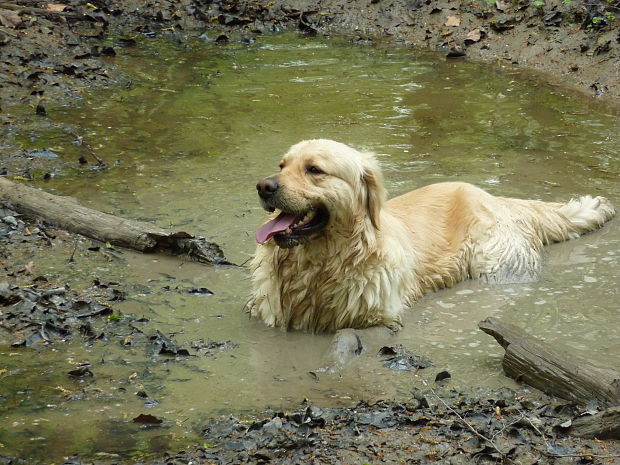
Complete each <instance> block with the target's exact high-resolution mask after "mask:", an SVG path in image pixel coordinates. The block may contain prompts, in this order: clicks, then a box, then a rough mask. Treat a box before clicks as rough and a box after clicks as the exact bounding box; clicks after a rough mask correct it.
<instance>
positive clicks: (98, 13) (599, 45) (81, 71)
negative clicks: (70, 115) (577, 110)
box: [0, 0, 620, 123]
mask: <svg viewBox="0 0 620 465" xmlns="http://www.w3.org/2000/svg"><path fill="white" fill-rule="evenodd" d="M619 16H620V3H618V2H614V1H611V2H605V1H593V2H592V1H591V2H584V1H580V0H575V1H570V2H565V1H559V0H558V1H547V2H542V1H541V2H536V1H528V0H520V1H518V2H505V1H503V0H498V1H497V2H488V1H480V2H474V1H472V2H458V1H450V0H442V1H430V0H400V1H389V0H370V1H361V2H353V1H350V0H315V1H313V2H306V1H297V0H289V1H282V0H277V1H272V2H257V1H253V0H245V1H241V2H237V1H235V2H232V1H208V0H205V1H201V0H182V1H166V0H164V1H158V2H155V1H153V2H142V1H127V2H120V1H111V0H99V1H95V2H90V3H87V4H84V2H78V1H67V2H62V3H58V4H48V3H47V2H44V1H36V0H27V1H26V0H24V1H22V2H19V1H18V2H14V3H9V2H0V23H1V24H0V57H1V60H0V78H1V79H0V95H1V96H2V107H3V109H2V111H3V112H2V113H1V114H2V118H3V120H4V122H5V123H6V122H7V121H10V113H8V114H7V108H8V107H9V106H11V105H12V104H20V105H26V106H28V107H29V111H32V112H34V113H36V114H38V115H41V116H44V115H45V114H46V105H47V103H48V102H50V101H52V100H55V99H61V101H62V99H70V98H73V97H75V96H76V95H77V94H79V91H80V89H82V88H83V87H85V86H89V87H92V86H99V85H109V84H110V83H112V82H116V81H118V80H119V79H120V78H121V77H120V76H118V75H117V74H116V73H115V71H114V56H115V55H116V53H117V50H118V49H119V48H122V47H128V46H133V45H134V44H135V43H136V37H138V36H147V37H153V36H157V35H162V34H167V35H170V36H173V37H174V38H175V39H176V40H179V41H183V40H185V39H186V38H187V37H188V36H191V35H200V34H201V33H203V32H204V34H203V35H202V37H203V38H204V40H207V41H210V40H214V41H227V40H245V41H251V40H253V38H254V37H256V36H257V35H260V34H262V33H266V32H271V31H279V30H282V29H285V28H288V29H299V30H300V31H302V32H304V33H307V34H324V33H330V32H338V33H349V34H351V35H352V37H354V38H355V39H357V40H373V39H376V40H385V39H386V38H387V39H388V40H393V41H399V42H405V43H407V44H410V45H413V46H417V47H426V48H431V49H443V50H445V51H446V54H447V56H450V57H455V58H458V57H466V58H470V59H474V60H480V61H485V62H493V63H497V64H498V65H509V66H512V65H518V66H520V67H523V68H526V69H531V70H535V71H539V72H542V73H544V76H545V78H546V79H548V80H550V81H551V82H554V83H557V84H560V85H564V86H568V87H572V88H575V89H578V90H580V91H582V92H584V93H586V94H590V95H592V96H595V97H597V98H599V99H602V100H605V101H606V102H608V103H610V104H613V105H617V104H618V102H619V99H620V74H619V73H620V27H619V25H620V20H619Z"/></svg>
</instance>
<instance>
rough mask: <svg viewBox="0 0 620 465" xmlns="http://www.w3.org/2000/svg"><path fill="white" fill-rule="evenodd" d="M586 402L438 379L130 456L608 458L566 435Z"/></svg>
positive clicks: (221, 428) (615, 455)
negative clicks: (381, 398) (397, 396)
mask: <svg viewBox="0 0 620 465" xmlns="http://www.w3.org/2000/svg"><path fill="white" fill-rule="evenodd" d="M596 411H597V406H596V405H590V406H588V408H577V407H575V406H574V405H568V404H563V403H557V402H555V401H553V400H552V399H550V398H547V397H545V396H542V395H537V394H533V393H531V392H526V391H522V392H513V391H511V390H503V391H495V392H485V391H483V390H480V391H476V392H470V393H460V392H456V391H452V390H450V389H449V388H448V387H447V386H445V385H443V386H442V385H441V383H440V384H439V385H437V386H435V387H434V388H429V389H428V390H426V391H414V392H412V396H411V400H409V401H408V402H405V403H394V402H377V403H375V404H367V403H364V402H361V403H359V404H358V405H357V406H356V407H354V408H319V407H316V406H314V405H312V404H309V403H308V402H307V401H303V402H301V405H300V407H299V409H298V410H296V411H292V412H278V411H272V412H266V413H265V414H263V415H259V416H244V417H237V416H229V417H226V418H221V419H217V420H213V421H211V422H209V423H208V424H206V425H205V427H204V431H203V433H202V434H203V443H202V444H201V445H200V446H198V447H196V448H189V449H188V450H184V451H180V452H177V453H169V454H166V455H165V456H164V457H162V458H161V459H157V460H147V461H144V462H140V463H145V464H146V463H148V464H151V465H159V464H167V465H172V464H174V465H177V464H179V465H180V464H188V463H209V464H238V463H253V464H254V463H255V464H268V463H277V464H305V463H310V464H334V465H337V464H351V463H385V464H401V463H445V464H454V465H457V464H471V463H483V464H484V463H489V464H491V463H522V464H546V463H555V464H577V463H580V464H588V463H592V464H613V463H618V460H619V459H620V447H619V446H618V444H617V443H613V442H602V441H596V440H586V439H575V438H571V437H569V436H567V431H570V428H571V422H572V418H574V417H575V416H577V415H591V414H594V413H595V412H596ZM122 462H123V461H122V460H120V459H119V460H117V461H110V462H108V461H97V462H91V461H81V460H80V459H79V457H74V458H73V459H72V460H70V461H67V462H66V463H67V464H75V465H78V464H80V465H81V464H84V465H85V464H88V463H122ZM18 463H19V462H18Z"/></svg>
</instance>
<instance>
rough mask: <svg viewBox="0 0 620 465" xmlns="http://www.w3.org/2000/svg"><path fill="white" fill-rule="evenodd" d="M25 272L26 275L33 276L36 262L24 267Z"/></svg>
mask: <svg viewBox="0 0 620 465" xmlns="http://www.w3.org/2000/svg"><path fill="white" fill-rule="evenodd" d="M24 270H25V271H26V273H28V274H32V272H33V271H34V262H28V263H27V264H26V265H24Z"/></svg>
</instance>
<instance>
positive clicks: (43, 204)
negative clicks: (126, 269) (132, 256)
mask: <svg viewBox="0 0 620 465" xmlns="http://www.w3.org/2000/svg"><path fill="white" fill-rule="evenodd" d="M0 201H2V202H3V203H6V204H7V205H8V206H9V207H10V208H12V209H13V210H15V211H16V212H18V213H21V214H24V215H26V216H30V217H35V218H40V219H42V220H43V221H44V222H46V223H49V224H51V225H54V226H57V227H59V228H61V229H65V230H67V231H70V232H73V233H77V234H81V235H83V236H87V237H90V238H93V239H97V240H99V241H102V242H109V243H110V244H112V245H115V246H119V247H125V248H128V249H134V250H138V251H140V252H146V253H150V252H168V253H171V254H173V255H184V256H187V257H189V258H191V259H192V260H194V261H198V262H201V263H208V264H222V265H230V263H229V262H228V261H227V260H226V258H225V257H224V254H223V253H222V250H221V249H220V247H219V246H218V245H217V244H215V243H213V242H208V241H206V240H205V239H204V238H202V237H194V236H192V235H190V234H188V233H185V232H170V231H166V230H163V229H161V228H158V227H157V226H155V225H153V224H151V223H145V222H141V221H133V220H128V219H124V218H120V217H118V216H114V215H109V214H107V213H103V212H100V211H97V210H92V209H90V208H87V207H84V206H83V205H80V204H79V203H78V202H77V200H75V199H74V198H72V197H61V196H57V195H52V194H49V193H47V192H45V191H42V190H39V189H34V188H32V187H28V186H25V185H23V184H19V183H16V182H12V181H9V180H7V179H4V178H0Z"/></svg>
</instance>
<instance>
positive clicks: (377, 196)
mask: <svg viewBox="0 0 620 465" xmlns="http://www.w3.org/2000/svg"><path fill="white" fill-rule="evenodd" d="M365 155H366V160H365V163H364V165H365V166H364V176H363V180H364V184H365V186H366V209H367V211H368V216H369V217H370V221H371V222H372V225H373V226H374V227H375V228H376V229H380V226H381V220H380V217H381V209H382V208H383V203H384V202H385V197H386V191H385V187H384V186H383V175H382V174H381V169H380V168H379V163H378V162H377V160H376V158H375V157H374V155H373V154H365Z"/></svg>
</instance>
